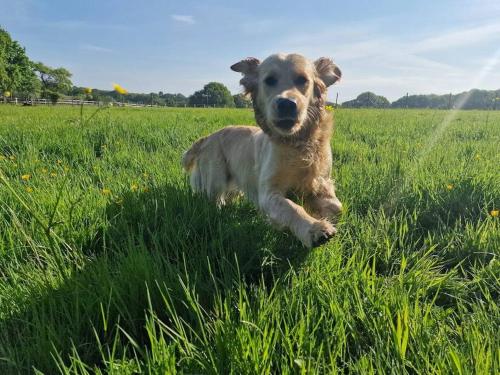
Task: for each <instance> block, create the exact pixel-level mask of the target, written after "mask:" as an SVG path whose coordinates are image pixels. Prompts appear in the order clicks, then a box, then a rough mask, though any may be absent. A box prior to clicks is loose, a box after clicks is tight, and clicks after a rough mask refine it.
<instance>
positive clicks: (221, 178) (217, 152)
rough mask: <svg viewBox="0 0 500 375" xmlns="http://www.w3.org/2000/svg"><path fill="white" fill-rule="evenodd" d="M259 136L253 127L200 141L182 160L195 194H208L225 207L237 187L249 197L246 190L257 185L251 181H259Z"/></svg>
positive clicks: (231, 128)
mask: <svg viewBox="0 0 500 375" xmlns="http://www.w3.org/2000/svg"><path fill="white" fill-rule="evenodd" d="M259 132H260V133H262V131H261V130H260V129H259V128H257V127H253V126H228V127H225V128H223V129H221V130H219V131H217V132H215V133H213V134H211V135H209V136H207V137H203V138H200V139H199V140H197V141H196V142H195V143H194V144H193V145H192V146H191V148H190V149H189V150H187V151H186V152H185V153H184V155H183V157H182V165H183V167H184V169H185V170H186V171H187V172H189V173H190V182H191V187H192V188H193V190H194V191H195V192H200V193H206V194H207V195H208V196H209V197H210V198H211V199H215V200H216V201H217V202H218V203H224V200H225V198H226V197H227V195H228V194H230V193H232V192H234V191H235V190H237V188H236V186H238V187H239V189H238V190H242V191H243V192H245V193H247V194H248V193H249V192H248V191H246V190H247V189H245V188H244V187H245V186H248V185H253V184H254V181H251V182H250V181H248V180H249V179H255V176H254V175H255V168H254V167H255V157H254V154H255V150H254V149H255V143H254V137H253V136H254V135H255V134H256V133H259ZM235 169H238V171H236V170H235ZM245 170H246V173H245ZM242 171H243V173H242ZM235 179H238V181H235Z"/></svg>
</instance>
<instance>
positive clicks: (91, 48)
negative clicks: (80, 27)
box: [80, 44, 113, 53]
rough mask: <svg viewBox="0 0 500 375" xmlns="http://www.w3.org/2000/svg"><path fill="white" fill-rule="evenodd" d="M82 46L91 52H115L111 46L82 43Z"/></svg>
mask: <svg viewBox="0 0 500 375" xmlns="http://www.w3.org/2000/svg"><path fill="white" fill-rule="evenodd" d="M80 48H81V49H83V50H85V51H91V52H106V53H109V52H113V50H112V49H110V48H105V47H100V46H96V45H93V44H82V45H81V46H80Z"/></svg>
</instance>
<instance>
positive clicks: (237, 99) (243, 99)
mask: <svg viewBox="0 0 500 375" xmlns="http://www.w3.org/2000/svg"><path fill="white" fill-rule="evenodd" d="M233 100H234V105H235V106H236V108H250V107H251V106H252V101H251V100H250V99H249V98H248V97H247V96H246V95H243V94H237V95H233Z"/></svg>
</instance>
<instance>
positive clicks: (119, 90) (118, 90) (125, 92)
mask: <svg viewBox="0 0 500 375" xmlns="http://www.w3.org/2000/svg"><path fill="white" fill-rule="evenodd" d="M113 88H114V89H115V91H116V92H117V93H118V94H122V95H125V94H127V93H128V91H127V90H125V89H124V88H123V87H121V86H120V85H119V84H118V83H113Z"/></svg>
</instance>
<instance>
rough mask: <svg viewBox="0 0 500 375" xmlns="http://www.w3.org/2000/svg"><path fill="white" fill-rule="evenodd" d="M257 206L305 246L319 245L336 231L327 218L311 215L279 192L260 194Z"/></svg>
mask: <svg viewBox="0 0 500 375" xmlns="http://www.w3.org/2000/svg"><path fill="white" fill-rule="evenodd" d="M259 206H260V209H261V210H262V211H264V212H265V213H266V214H267V216H268V217H269V218H270V219H271V221H273V223H275V224H278V225H280V226H282V227H286V228H289V229H290V230H291V231H292V232H293V234H294V235H295V236H296V237H297V238H298V239H299V240H300V241H301V242H302V243H303V244H304V246H306V247H309V248H311V247H314V246H318V245H321V244H323V243H325V242H326V241H328V239H330V238H331V237H332V236H333V235H334V234H335V233H336V232H337V230H336V229H335V227H334V226H333V225H332V224H331V223H330V222H329V221H328V220H325V219H322V220H317V219H315V218H313V217H311V216H310V215H309V214H308V213H307V212H306V211H305V210H304V208H303V207H301V206H299V205H298V204H296V203H294V202H292V201H291V200H290V199H287V198H285V197H284V196H283V195H282V194H281V193H279V192H273V191H267V192H265V193H262V194H260V195H259Z"/></svg>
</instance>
